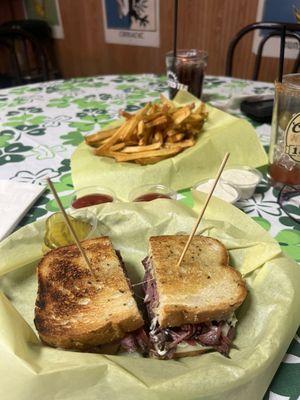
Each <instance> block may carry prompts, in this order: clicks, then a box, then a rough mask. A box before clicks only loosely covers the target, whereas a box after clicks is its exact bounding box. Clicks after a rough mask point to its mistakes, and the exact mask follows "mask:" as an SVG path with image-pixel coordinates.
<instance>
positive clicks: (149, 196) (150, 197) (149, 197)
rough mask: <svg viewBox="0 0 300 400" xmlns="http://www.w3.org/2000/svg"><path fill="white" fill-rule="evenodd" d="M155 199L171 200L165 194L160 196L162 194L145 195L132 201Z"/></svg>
mask: <svg viewBox="0 0 300 400" xmlns="http://www.w3.org/2000/svg"><path fill="white" fill-rule="evenodd" d="M156 199H171V197H170V196H168V195H167V194H162V193H146V194H142V195H141V196H139V197H137V198H136V199H134V200H133V201H152V200H156Z"/></svg>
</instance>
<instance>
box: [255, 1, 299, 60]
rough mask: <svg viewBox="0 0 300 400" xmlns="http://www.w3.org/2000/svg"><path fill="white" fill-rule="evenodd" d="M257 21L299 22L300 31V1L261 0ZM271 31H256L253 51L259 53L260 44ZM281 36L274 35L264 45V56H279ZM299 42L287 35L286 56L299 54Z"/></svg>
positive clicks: (291, 56) (293, 57)
mask: <svg viewBox="0 0 300 400" xmlns="http://www.w3.org/2000/svg"><path fill="white" fill-rule="evenodd" d="M256 21H262V22H287V23H293V24H295V23H299V31H300V2H299V0H259V1H258V5H257V16H256ZM268 33H269V31H263V30H261V31H259V32H258V31H256V32H255V33H254V39H253V46H252V51H253V53H254V54H257V50H258V46H259V43H260V41H261V39H262V38H263V37H265V35H268ZM279 49H280V38H279V37H272V38H270V39H269V40H268V41H267V42H266V45H265V46H264V51H263V57H274V58H277V57H279ZM298 52H299V43H298V41H297V40H296V39H293V38H289V37H287V38H286V40H285V53H284V57H285V58H290V59H295V58H296V57H297V56H298Z"/></svg>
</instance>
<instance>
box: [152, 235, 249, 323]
mask: <svg viewBox="0 0 300 400" xmlns="http://www.w3.org/2000/svg"><path fill="white" fill-rule="evenodd" d="M187 239H188V236H184V235H182V236H154V237H151V238H150V240H149V246H150V257H151V259H152V268H153V271H152V273H153V276H154V278H155V280H156V284H157V292H158V300H159V304H158V306H157V308H156V309H155V310H154V311H155V314H156V315H157V317H158V322H159V325H160V326H161V327H162V328H166V327H175V326H181V325H184V324H197V323H200V322H205V321H211V320H222V319H226V317H228V316H229V315H230V314H231V313H232V312H233V311H234V310H235V309H236V308H237V307H239V306H240V305H241V304H242V302H243V301H244V299H245V297H246V295H247V289H246V285H245V282H244V280H243V279H242V277H241V274H240V273H239V272H238V271H236V270H235V269H234V268H232V267H230V266H229V265H228V261H229V255H228V252H227V250H226V248H225V246H224V245H223V244H222V243H221V242H219V241H218V240H216V239H213V238H210V237H204V236H194V238H193V239H192V242H191V244H190V247H189V248H188V250H187V253H186V255H185V257H184V259H183V262H182V263H181V265H180V267H179V268H178V267H177V266H176V264H177V262H178V260H179V257H180V255H181V253H182V250H183V248H184V245H185V243H186V241H187Z"/></svg>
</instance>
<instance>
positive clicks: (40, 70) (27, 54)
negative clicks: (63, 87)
mask: <svg viewBox="0 0 300 400" xmlns="http://www.w3.org/2000/svg"><path fill="white" fill-rule="evenodd" d="M0 41H1V42H2V43H6V46H7V47H10V48H11V49H13V51H14V53H15V54H14V59H15V60H17V64H18V69H19V72H20V74H21V84H26V83H33V82H41V81H47V80H49V73H48V68H47V61H46V56H45V53H44V51H43V48H42V47H41V46H40V44H39V42H38V41H37V40H36V39H35V37H34V36H32V35H30V34H29V33H27V32H25V31H23V30H21V29H15V28H5V27H4V28H3V27H0ZM11 73H13V71H11Z"/></svg>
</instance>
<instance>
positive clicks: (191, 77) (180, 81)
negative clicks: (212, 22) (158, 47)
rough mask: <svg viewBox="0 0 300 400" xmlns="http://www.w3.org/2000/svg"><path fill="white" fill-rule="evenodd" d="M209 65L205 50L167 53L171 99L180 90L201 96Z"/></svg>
mask: <svg viewBox="0 0 300 400" xmlns="http://www.w3.org/2000/svg"><path fill="white" fill-rule="evenodd" d="M206 66H207V52H206V51H204V50H196V49H189V50H177V52H176V56H174V53H173V51H170V52H168V53H167V55H166V67H167V82H168V88H169V96H170V99H173V98H174V97H175V95H176V93H177V92H178V90H187V91H188V92H190V93H192V94H193V95H194V96H196V97H198V98H199V99H200V98H201V94H202V86H203V78H204V71H205V68H206Z"/></svg>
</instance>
